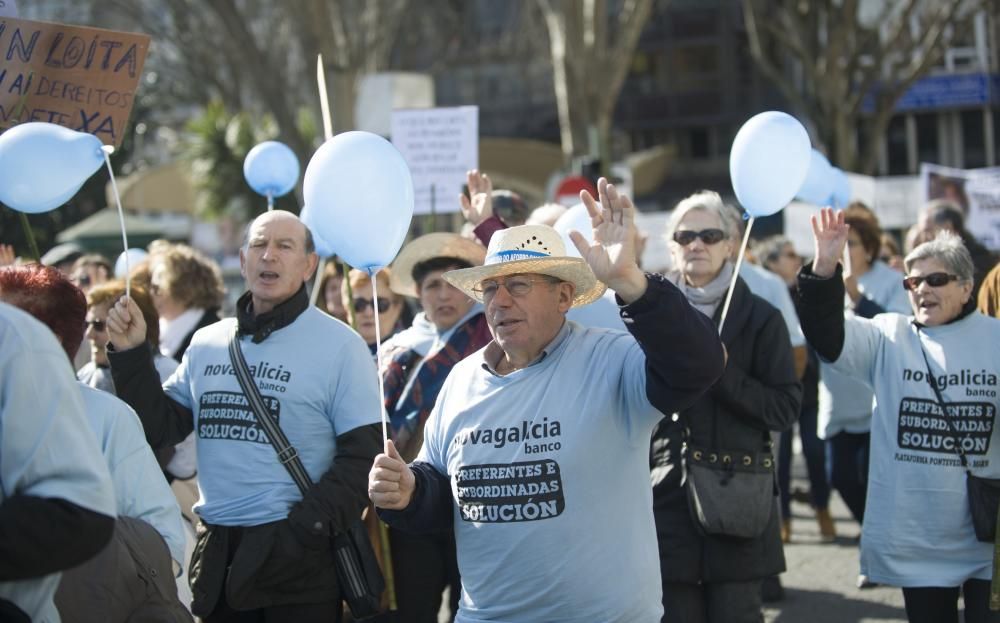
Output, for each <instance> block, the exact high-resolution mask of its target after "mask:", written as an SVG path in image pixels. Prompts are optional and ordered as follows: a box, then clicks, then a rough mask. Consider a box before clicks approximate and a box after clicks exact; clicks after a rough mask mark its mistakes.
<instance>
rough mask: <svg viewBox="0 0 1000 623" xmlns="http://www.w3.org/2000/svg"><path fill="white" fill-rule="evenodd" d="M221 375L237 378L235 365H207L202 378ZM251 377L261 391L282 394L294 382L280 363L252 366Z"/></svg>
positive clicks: (262, 363) (259, 363) (265, 362)
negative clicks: (254, 379)
mask: <svg viewBox="0 0 1000 623" xmlns="http://www.w3.org/2000/svg"><path fill="white" fill-rule="evenodd" d="M219 375H225V376H232V377H235V376H236V371H235V370H233V365H232V364H230V363H217V364H209V365H206V366H205V370H204V371H203V372H202V376H219ZM250 376H253V377H255V378H256V379H257V386H258V387H259V388H260V390H261V391H275V392H281V393H285V391H286V387H285V385H286V384H288V383H290V382H291V380H292V373H291V372H290V371H289V370H286V369H285V366H284V365H282V364H280V363H279V364H278V365H277V366H274V365H272V364H271V363H269V362H267V361H261V362H258V363H254V364H252V365H251V366H250Z"/></svg>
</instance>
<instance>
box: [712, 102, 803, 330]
mask: <svg viewBox="0 0 1000 623" xmlns="http://www.w3.org/2000/svg"><path fill="white" fill-rule="evenodd" d="M809 163H810V145H809V134H808V133H806V130H805V128H803V127H802V124H801V123H799V122H798V121H797V120H796V119H795V118H794V117H792V116H791V115H788V114H786V113H783V112H777V111H769V112H764V113H760V114H759V115H755V116H754V117H751V118H750V120H749V121H747V122H746V123H744V124H743V127H741V128H740V131H739V132H737V133H736V138H735V139H734V140H733V148H732V150H731V151H730V152H729V175H730V178H731V179H732V183H733V190H734V191H735V192H736V197H737V198H738V199H739V200H740V203H741V204H743V208H744V209H745V210H746V211H747V214H748V215H749V221H748V222H747V228H746V233H745V234H744V235H743V243H742V244H741V245H740V255H739V257H738V258H737V260H736V267H735V270H733V281H732V282H731V283H730V284H729V291H728V292H727V293H726V301H725V303H724V304H723V306H722V316H721V318H720V320H719V334H720V335H721V334H722V328H723V326H725V323H726V315H727V314H728V313H729V304H730V303H731V302H732V299H733V286H734V285H735V283H736V278H737V277H738V276H739V272H740V266H741V265H742V263H743V256H744V254H745V253H746V248H747V242H748V241H749V240H750V230H751V229H752V228H753V223H754V219H755V218H757V217H758V216H770V215H771V214H775V213H777V212H779V211H780V210H781V209H782V208H784V207H785V206H786V205H787V204H788V202H790V201H791V200H792V198H794V197H795V195H796V194H797V193H798V192H799V190H800V189H801V188H802V183H803V181H804V180H805V179H806V173H807V171H808V169H809Z"/></svg>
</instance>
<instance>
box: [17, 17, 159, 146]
mask: <svg viewBox="0 0 1000 623" xmlns="http://www.w3.org/2000/svg"><path fill="white" fill-rule="evenodd" d="M149 42H150V38H149V36H148V35H143V34H138V33H128V32H117V31H113V30H104V29H100V28H89V27H85V26H69V25H65V24H55V23H49V22H36V21H30V20H23V19H15V18H12V17H3V18H0V58H2V59H3V62H2V63H0V131H3V130H6V129H8V128H11V127H13V126H15V125H17V124H19V123H25V122H28V121H46V122H49V123H55V124H58V125H62V126H65V127H67V128H70V129H72V130H77V131H80V132H89V133H91V134H93V135H95V136H97V137H98V138H100V139H101V141H102V142H103V143H104V144H106V145H113V146H115V147H118V146H120V145H121V142H122V140H123V139H124V136H125V128H126V124H127V123H128V117H129V114H130V113H131V111H132V105H133V103H134V101H135V93H136V89H137V88H138V85H139V78H140V76H141V75H142V66H143V63H144V62H145V60H146V52H147V51H148V50H149Z"/></svg>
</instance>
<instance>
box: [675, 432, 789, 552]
mask: <svg viewBox="0 0 1000 623" xmlns="http://www.w3.org/2000/svg"><path fill="white" fill-rule="evenodd" d="M717 427H718V422H717V421H716V420H715V418H713V420H712V445H713V446H714V447H712V448H702V447H698V446H695V445H692V444H691V439H690V438H691V429H690V427H688V426H687V423H686V422H685V426H684V448H683V450H682V455H683V458H682V462H681V463H682V465H683V466H684V487H685V490H686V493H687V501H688V508H689V510H690V512H691V519H692V520H693V521H694V523H695V526H697V528H698V530H699V531H700V532H701V533H702V534H704V535H709V536H726V537H735V538H743V539H753V538H757V537H759V536H760V535H762V534H764V530H766V529H767V525H768V523H769V522H770V521H771V514H772V513H773V512H774V510H775V503H774V496H775V495H776V492H777V488H776V487H775V474H774V456H773V455H772V454H771V445H772V444H771V438H770V436H769V435H767V434H766V433H765V434H764V440H763V444H762V449H761V451H759V452H754V451H752V450H751V451H747V450H726V449H721V448H719V447H718V446H719V440H718V437H719V436H718V428H717Z"/></svg>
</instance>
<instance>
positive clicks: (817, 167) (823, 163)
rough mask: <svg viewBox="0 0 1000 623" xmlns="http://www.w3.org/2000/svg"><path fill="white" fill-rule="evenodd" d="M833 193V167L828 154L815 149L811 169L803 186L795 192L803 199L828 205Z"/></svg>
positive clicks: (810, 164)
mask: <svg viewBox="0 0 1000 623" xmlns="http://www.w3.org/2000/svg"><path fill="white" fill-rule="evenodd" d="M832 193H833V167H832V166H830V161H829V160H827V159H826V156H824V155H823V154H821V153H819V152H818V151H816V150H815V149H814V150H812V154H811V156H810V158H809V170H808V171H807V172H806V179H805V180H803V182H802V188H800V189H799V192H798V193H796V194H795V196H796V197H798V198H799V199H801V200H802V201H808V202H809V203H814V204H816V205H826V204H827V201H828V200H829V199H830V195H831V194H832Z"/></svg>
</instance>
